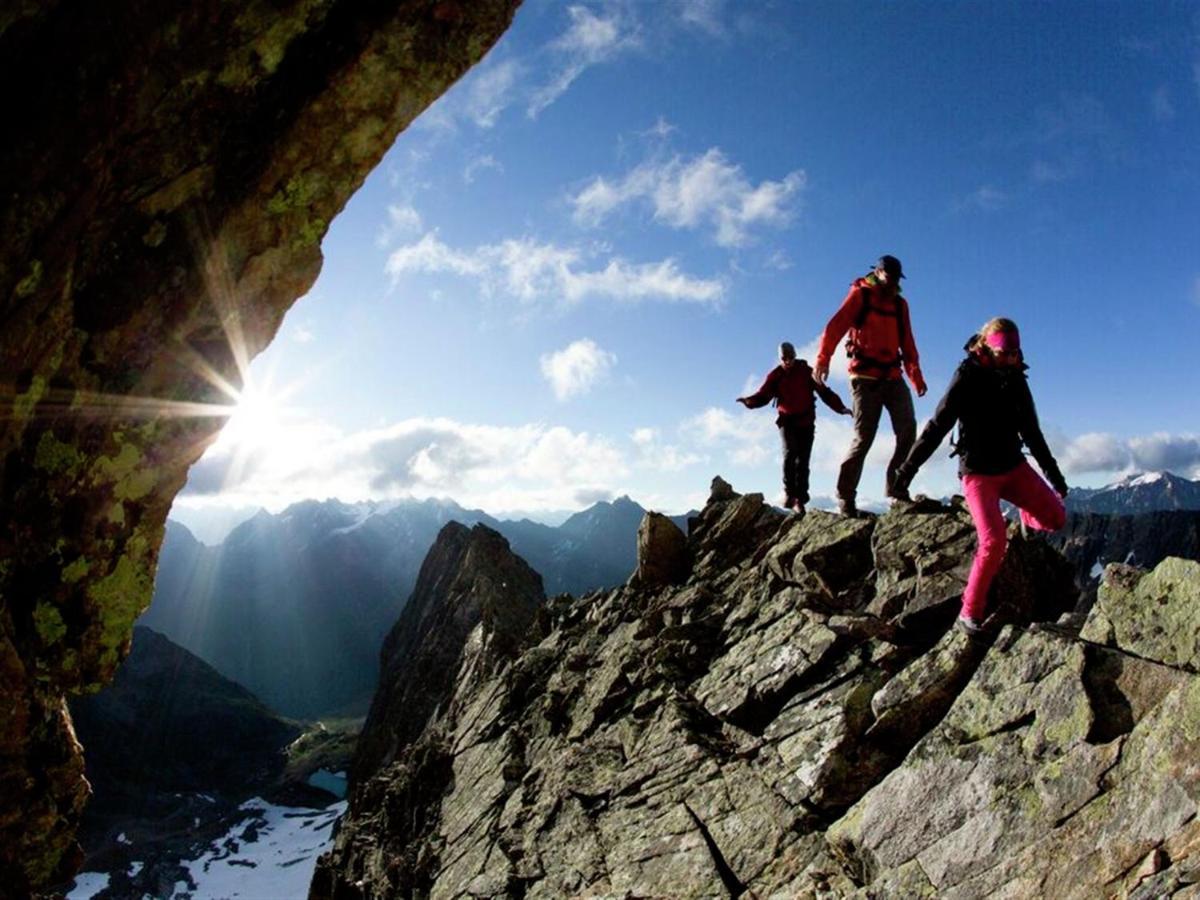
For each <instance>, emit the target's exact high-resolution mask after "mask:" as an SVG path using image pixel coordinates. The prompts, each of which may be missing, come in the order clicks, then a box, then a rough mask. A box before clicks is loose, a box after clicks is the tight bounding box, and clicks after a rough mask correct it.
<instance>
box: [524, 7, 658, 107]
mask: <svg viewBox="0 0 1200 900" xmlns="http://www.w3.org/2000/svg"><path fill="white" fill-rule="evenodd" d="M567 14H568V15H569V16H570V18H571V24H570V27H569V28H568V29H567V31H566V32H565V33H564V34H562V35H561V36H560V37H559V38H557V39H556V40H555V41H554V42H552V43H551V44H550V46H549V48H548V49H549V51H550V52H551V54H553V55H554V56H555V57H557V58H558V63H557V64H556V66H555V71H554V73H553V75H552V76H551V78H550V80H549V81H548V82H547V83H546V84H545V85H543V86H542V87H541V88H539V89H537V90H535V91H534V93H533V96H532V97H531V99H530V101H529V106H528V108H527V110H526V112H527V113H528V115H529V118H531V119H536V118H537V117H538V115H539V114H540V113H541V112H542V111H543V110H544V109H546V107H548V106H550V104H552V103H553V102H554V101H555V100H557V99H558V98H559V97H561V96H562V95H563V94H565V93H566V92H567V89H568V88H570V87H571V85H572V84H574V82H575V80H576V79H577V78H578V77H579V76H580V75H582V74H583V73H584V71H586V70H587V69H588V68H589V67H591V66H594V65H597V64H599V63H602V62H605V61H607V60H609V59H611V58H612V57H614V56H615V55H616V54H618V53H620V52H621V51H623V50H625V49H628V48H630V47H634V46H636V45H637V38H636V35H635V33H634V31H633V26H632V24H627V23H626V22H625V21H623V20H622V18H621V16H620V15H619V14H617V13H616V12H613V13H612V14H610V15H608V16H600V15H596V14H595V13H594V12H592V11H591V10H590V9H588V8H587V7H586V6H571V7H568V9H567Z"/></svg>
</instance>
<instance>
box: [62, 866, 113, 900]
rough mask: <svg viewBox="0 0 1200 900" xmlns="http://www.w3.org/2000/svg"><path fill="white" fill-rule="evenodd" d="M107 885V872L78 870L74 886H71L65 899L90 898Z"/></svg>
mask: <svg viewBox="0 0 1200 900" xmlns="http://www.w3.org/2000/svg"><path fill="white" fill-rule="evenodd" d="M107 887H108V873H107V872H80V873H79V874H78V875H76V876H75V887H73V888H71V891H70V893H68V894H67V898H66V900H91V898H92V897H94V896H96V894H98V893H100V892H101V891H102V890H104V889H105V888H107Z"/></svg>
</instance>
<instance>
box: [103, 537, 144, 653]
mask: <svg viewBox="0 0 1200 900" xmlns="http://www.w3.org/2000/svg"><path fill="white" fill-rule="evenodd" d="M137 543H139V542H136V541H131V542H130V544H131V545H136V544H137ZM140 555H141V554H139V556H140ZM152 587H153V579H152V578H151V576H150V569H149V566H148V565H147V564H146V561H145V560H144V559H134V558H132V557H131V556H130V555H126V556H122V557H121V558H120V559H119V560H117V564H116V566H115V567H113V570H112V572H111V573H109V574H108V575H107V576H106V577H104V578H102V579H101V580H100V581H98V582H96V584H95V585H93V586H92V588H91V589H90V590H89V591H88V596H89V597H90V598H91V600H92V601H93V602H94V603H95V605H96V610H97V612H98V613H99V616H100V622H99V631H100V634H99V643H100V657H99V659H100V665H101V667H102V668H103V669H104V670H106V671H111V670H112V669H114V668H115V667H116V666H117V664H118V663H119V662H120V650H121V648H122V647H123V646H124V644H125V642H126V641H127V640H128V639H129V636H130V634H131V632H132V629H133V623H134V620H135V619H137V617H138V616H139V615H141V613H142V611H143V610H144V609H145V608H146V607H147V606H148V605H149V603H150V593H151V589H152Z"/></svg>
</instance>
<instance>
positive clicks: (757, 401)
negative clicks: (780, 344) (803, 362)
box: [737, 366, 781, 409]
mask: <svg viewBox="0 0 1200 900" xmlns="http://www.w3.org/2000/svg"><path fill="white" fill-rule="evenodd" d="M780 371H781V370H780V368H779V367H778V366H776V367H775V368H774V369H772V370H771V371H770V372H769V373H767V377H766V379H765V380H764V381H763V383H762V386H761V387H760V388H759V389H758V390H757V391H755V392H754V393H753V394H747V395H746V396H745V397H738V398H737V402H738V403H740V404H742V406H744V407H746V409H758V408H759V407H760V406H766V405H767V404H768V403H770V402H771V400H772V399H774V397H775V393H776V388H777V385H778V383H779V377H780Z"/></svg>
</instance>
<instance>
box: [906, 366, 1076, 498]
mask: <svg viewBox="0 0 1200 900" xmlns="http://www.w3.org/2000/svg"><path fill="white" fill-rule="evenodd" d="M1026 368H1027V366H1025V365H1024V364H1022V365H1021V366H1020V367H1019V368H1002V367H994V366H988V365H984V364H983V363H981V362H980V361H979V359H978V358H977V357H975V356H974V355H973V354H972V355H970V356H968V357H967V358H966V359H965V360H963V362H962V364H961V365H960V366H959V367H958V370H957V371H956V372H955V373H954V377H953V378H952V379H950V386H949V387H948V388H947V389H946V395H945V396H944V397H942V402H941V403H939V404H938V408H937V411H936V412H935V413H934V414H933V418H931V419H930V420H929V422H928V423H927V424H926V425H925V428H924V429H923V430H922V431H921V436H920V437H919V438H917V442H916V444H914V445H913V448H912V450H911V451H910V452H909V454H908V459H906V460H905V461H904V464H903V465H902V466H901V467H900V469H899V470H898V471H897V473H896V477H897V479H902V480H903V483H904V484H906V485H907V484H908V483H909V482H910V481H911V480H912V477H913V476H914V475H915V474H916V472H917V469H919V468H920V467H921V466H922V464H924V463H925V461H926V460H928V459H929V457H930V456H932V455H933V453H934V451H935V450H937V448H938V446H939V445H940V444H941V443H942V440H943V439H944V438H945V437H946V435H947V434H948V433H949V432H950V429H951V428H953V427H954V423H955V422H957V423H958V441H957V442H956V444H955V448H956V449H955V452H956V453H957V455H958V457H959V465H958V472H959V474H960V475H968V474H970V475H1001V474H1003V473H1005V472H1008V471H1011V470H1012V469H1014V468H1016V467H1017V466H1018V465H1020V464H1021V462H1022V461H1023V460H1024V459H1025V456H1024V454H1023V453H1022V451H1021V445H1022V443H1023V444H1024V445H1025V446H1026V447H1028V448H1029V451H1030V452H1031V453H1032V454H1033V458H1034V459H1036V460H1037V463H1038V465H1039V466H1040V467H1041V469H1042V472H1044V473H1045V475H1046V478H1047V479H1049V481H1050V484H1051V485H1053V487H1054V489H1055V490H1057V491H1058V492H1059V493H1060V494H1061V493H1064V492H1065V491H1066V482H1065V481H1064V480H1063V476H1062V472H1060V471H1059V469H1058V464H1057V463H1056V462H1055V461H1054V456H1053V455H1052V454H1051V453H1050V448H1049V447H1048V446H1047V445H1046V438H1045V437H1044V436H1043V435H1042V429H1041V426H1040V425H1039V424H1038V417H1037V410H1036V409H1035V408H1034V405H1033V395H1032V394H1030V392H1029V380H1028V379H1027V378H1026V376H1025V369H1026Z"/></svg>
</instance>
